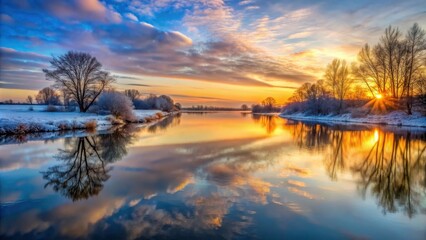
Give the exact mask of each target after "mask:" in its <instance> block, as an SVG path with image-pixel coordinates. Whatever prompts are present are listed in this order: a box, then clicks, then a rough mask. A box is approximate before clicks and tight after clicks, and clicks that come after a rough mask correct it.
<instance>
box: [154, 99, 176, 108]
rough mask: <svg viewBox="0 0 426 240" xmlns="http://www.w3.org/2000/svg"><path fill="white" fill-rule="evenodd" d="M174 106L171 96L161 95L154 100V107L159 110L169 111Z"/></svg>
mask: <svg viewBox="0 0 426 240" xmlns="http://www.w3.org/2000/svg"><path fill="white" fill-rule="evenodd" d="M174 106H175V104H174V102H173V100H172V98H171V97H169V96H167V95H161V96H159V97H158V98H157V99H156V101H155V108H156V109H159V110H161V111H165V112H171V111H173V108H174Z"/></svg>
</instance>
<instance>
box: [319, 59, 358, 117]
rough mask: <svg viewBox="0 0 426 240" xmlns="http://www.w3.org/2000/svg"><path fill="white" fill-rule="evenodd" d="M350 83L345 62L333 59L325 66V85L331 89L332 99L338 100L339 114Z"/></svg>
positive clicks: (350, 78)
mask: <svg viewBox="0 0 426 240" xmlns="http://www.w3.org/2000/svg"><path fill="white" fill-rule="evenodd" d="M352 83H353V78H352V77H351V76H350V72H349V67H348V65H347V64H346V61H345V60H340V59H334V60H333V61H332V62H331V63H330V64H328V65H327V68H326V71H325V84H326V85H327V86H328V87H329V88H330V89H331V92H332V94H333V97H335V98H336V99H338V100H339V112H340V111H341V110H342V108H343V100H344V99H345V97H346V96H347V94H348V93H349V90H350V88H351V86H352Z"/></svg>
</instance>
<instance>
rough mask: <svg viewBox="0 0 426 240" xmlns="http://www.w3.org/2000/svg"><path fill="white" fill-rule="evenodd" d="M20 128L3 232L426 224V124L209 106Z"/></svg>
mask: <svg viewBox="0 0 426 240" xmlns="http://www.w3.org/2000/svg"><path fill="white" fill-rule="evenodd" d="M22 139H23V138H17V139H7V141H3V142H8V143H10V144H8V145H2V146H0V153H1V159H0V161H1V172H0V177H1V184H2V185H1V225H0V234H1V237H2V238H17V237H25V238H34V237H35V236H36V235H37V236H41V237H43V238H59V237H66V238H107V237H109V238H110V237H114V236H115V237H117V238H129V239H134V238H153V237H157V238H163V237H167V238H267V239H273V238H276V239H280V238H282V236H288V237H290V238H291V237H299V238H300V237H316V238H327V239H330V238H331V239H333V238H347V237H348V236H357V237H371V238H392V239H395V238H404V236H408V235H409V236H410V238H412V239H422V238H423V237H424V236H425V233H426V232H425V231H426V230H425V228H424V222H426V214H425V213H426V206H425V205H424V202H425V200H426V197H425V191H426V190H425V189H426V156H425V149H426V133H425V132H424V131H421V130H419V129H402V128H386V127H368V126H353V125H348V126H338V125H334V126H327V125H319V124H314V123H301V122H295V121H287V120H284V119H280V118H278V117H275V116H250V117H247V116H245V117H244V116H242V115H240V114H239V113H211V114H204V115H194V114H191V115H189V114H183V115H182V116H180V115H178V116H175V117H171V118H166V119H164V120H163V121H161V122H159V123H158V124H156V125H152V126H148V127H143V128H134V127H130V128H122V129H116V130H113V131H111V132H110V133H103V134H89V135H86V136H85V135H81V136H79V137H69V138H59V139H57V140H54V141H30V142H25V141H23V140H22ZM24 139H25V138H24ZM17 142H21V144H12V143H17ZM23 149H25V151H23ZM307 228H309V229H310V231H309V232H306V231H305V230H304V229H307Z"/></svg>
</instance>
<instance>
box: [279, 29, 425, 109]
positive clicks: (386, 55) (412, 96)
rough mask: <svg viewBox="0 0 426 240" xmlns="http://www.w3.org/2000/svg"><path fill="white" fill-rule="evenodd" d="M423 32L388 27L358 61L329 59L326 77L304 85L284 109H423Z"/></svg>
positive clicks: (421, 30)
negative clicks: (403, 31) (404, 31)
mask: <svg viewBox="0 0 426 240" xmlns="http://www.w3.org/2000/svg"><path fill="white" fill-rule="evenodd" d="M425 35H426V34H425V31H424V30H423V29H422V28H420V26H419V25H418V24H417V23H415V24H414V25H413V26H412V27H411V28H410V29H409V30H408V31H407V33H406V34H405V35H403V34H402V32H401V31H400V30H399V29H398V28H394V27H392V26H389V27H388V28H386V30H385V33H384V35H383V36H382V37H381V38H380V40H379V42H378V43H377V44H376V45H374V46H370V45H369V44H365V45H364V47H363V48H362V49H361V50H360V52H359V54H358V61H356V62H353V63H351V64H349V63H347V62H346V61H345V60H341V59H334V60H333V61H332V62H331V63H329V64H328V65H327V67H326V69H325V72H324V78H323V79H322V80H319V81H317V82H316V83H313V84H311V83H305V84H303V85H302V86H301V87H300V88H299V89H297V90H296V91H295V92H294V94H293V96H292V97H291V98H290V99H289V101H290V103H289V104H288V105H287V106H286V107H285V108H284V109H283V111H284V112H285V113H289V114H290V113H295V112H304V113H309V114H329V113H344V112H347V111H348V108H351V107H371V108H372V109H370V110H372V111H380V112H388V111H391V110H404V111H406V112H407V114H412V113H413V110H416V111H423V112H424V113H425V111H426V37H425ZM371 101H373V102H371ZM376 102H377V103H376ZM378 106H380V108H378Z"/></svg>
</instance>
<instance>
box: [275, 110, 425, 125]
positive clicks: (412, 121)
mask: <svg viewBox="0 0 426 240" xmlns="http://www.w3.org/2000/svg"><path fill="white" fill-rule="evenodd" d="M279 116H280V117H282V118H287V119H292V120H302V121H303V120H305V121H316V122H323V123H327V122H338V123H357V124H382V125H383V124H386V125H396V126H409V127H426V117H425V116H422V115H421V114H420V113H414V114H413V115H408V114H406V113H404V112H402V111H395V112H391V113H388V114H385V115H368V116H366V117H359V118H354V117H352V116H351V114H350V113H347V114H341V115H325V116H311V115H305V114H303V113H296V114H280V115H279Z"/></svg>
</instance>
